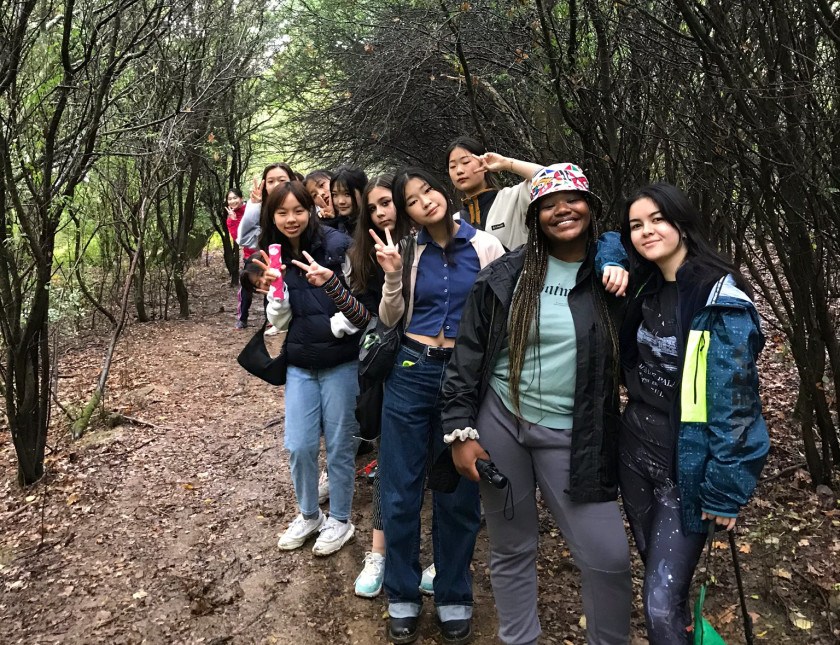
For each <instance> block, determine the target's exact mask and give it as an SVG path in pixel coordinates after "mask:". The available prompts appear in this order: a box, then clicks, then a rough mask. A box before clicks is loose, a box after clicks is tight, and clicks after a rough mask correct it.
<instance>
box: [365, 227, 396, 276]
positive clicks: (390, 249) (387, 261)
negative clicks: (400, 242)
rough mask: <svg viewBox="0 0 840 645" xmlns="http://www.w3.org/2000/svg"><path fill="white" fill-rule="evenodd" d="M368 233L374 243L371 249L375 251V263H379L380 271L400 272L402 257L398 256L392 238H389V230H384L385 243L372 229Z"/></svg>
mask: <svg viewBox="0 0 840 645" xmlns="http://www.w3.org/2000/svg"><path fill="white" fill-rule="evenodd" d="M368 233H370V236H371V237H372V238H373V241H374V242H375V244H374V245H373V248H375V249H376V261H377V262H379V266H381V267H382V270H383V271H385V272H386V273H391V272H393V271H402V257H401V256H400V250H399V248H397V246H396V245H395V244H394V240H393V238H391V230H390V229H387V228H386V229H385V240H386V241H385V242H383V241H382V240H381V239H380V238H379V236H378V235H377V234H376V231H374V230H373V229H372V228H369V229H368Z"/></svg>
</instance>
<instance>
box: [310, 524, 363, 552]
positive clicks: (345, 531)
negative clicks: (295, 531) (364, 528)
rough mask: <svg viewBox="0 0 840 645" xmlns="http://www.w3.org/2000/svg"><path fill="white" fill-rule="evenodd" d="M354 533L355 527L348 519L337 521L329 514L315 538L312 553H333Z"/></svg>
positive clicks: (350, 538) (351, 537)
mask: <svg viewBox="0 0 840 645" xmlns="http://www.w3.org/2000/svg"><path fill="white" fill-rule="evenodd" d="M355 535H356V527H355V526H353V525H352V524H351V523H350V522H349V521H348V522H339V521H338V520H336V519H333V518H332V516H330V517H328V518H327V521H326V522H324V527H323V528H322V529H321V533H320V535H318V539H317V540H315V546H313V547H312V553H314V554H315V555H330V554H332V553H335V552H336V551H338V550H339V549H340V548H341V547H343V546H344V545H345V544H347V543H348V542H349V541H350V540H352V539H353V537H354V536H355Z"/></svg>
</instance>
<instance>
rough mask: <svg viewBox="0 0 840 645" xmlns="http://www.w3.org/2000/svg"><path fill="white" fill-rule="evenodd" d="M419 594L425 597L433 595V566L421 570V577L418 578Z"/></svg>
mask: <svg viewBox="0 0 840 645" xmlns="http://www.w3.org/2000/svg"><path fill="white" fill-rule="evenodd" d="M420 593H422V594H426V595H427V596H434V595H435V565H434V564H432V565H429V566H428V567H426V568H425V569H423V577H422V578H420Z"/></svg>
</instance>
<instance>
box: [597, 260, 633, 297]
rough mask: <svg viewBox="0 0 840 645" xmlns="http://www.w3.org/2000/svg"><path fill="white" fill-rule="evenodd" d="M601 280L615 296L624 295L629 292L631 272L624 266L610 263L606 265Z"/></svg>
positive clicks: (605, 287)
mask: <svg viewBox="0 0 840 645" xmlns="http://www.w3.org/2000/svg"><path fill="white" fill-rule="evenodd" d="M601 281H602V282H603V283H604V289H606V290H607V292H608V293H611V294H613V295H614V296H623V295H624V294H625V293H626V292H627V285H628V284H629V282H630V274H629V273H628V272H627V270H626V269H625V268H624V267H620V266H617V265H614V264H610V265H608V266H605V267H604V276H603V277H602V278H601Z"/></svg>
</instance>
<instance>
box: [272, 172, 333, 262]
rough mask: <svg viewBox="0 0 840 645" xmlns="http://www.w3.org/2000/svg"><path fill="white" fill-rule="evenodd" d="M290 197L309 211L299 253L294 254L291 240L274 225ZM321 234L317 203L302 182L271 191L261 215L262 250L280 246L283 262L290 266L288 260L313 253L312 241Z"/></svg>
mask: <svg viewBox="0 0 840 645" xmlns="http://www.w3.org/2000/svg"><path fill="white" fill-rule="evenodd" d="M289 195H292V196H294V198H295V199H296V200H297V201H298V202H299V203H300V205H301V206H303V207H304V208H305V209H306V210H307V211H309V222H308V223H307V225H306V229H304V231H303V233H301V235H300V249H299V253H295V252H294V249H293V248H292V243H291V241H290V240H289V238H288V237H286V236H285V235H283V234H282V233H281V232H280V230H279V229H278V228H277V226H276V225H275V224H274V213H276V212H277V210H278V209H279V208H280V206H281V205H282V204H283V202H285V201H286V198H287V197H288V196H289ZM320 232H321V230H320V224H319V222H318V217H317V215H315V202H314V201H313V199H312V195H310V194H309V191H308V190H306V186H304V185H303V183H302V182H300V181H297V180H294V181H290V182H289V183H288V184H283V185H281V186H278V187H277V188H275V189H274V190H272V191H271V194H270V195H269V196H268V199H267V200H266V201H265V202H263V209H262V213H261V214H260V248H261V249H263V250H264V251H268V246H269V245H270V244H279V245H280V246H281V247H282V249H283V261H284V262H285V263H286V264H288V262H287V258H288V260H291V259H293V258H294V259H301V258H302V257H303V251H311V250H312V241H313V240H314V239H316V238H317V237H318V236H319V235H320Z"/></svg>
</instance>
